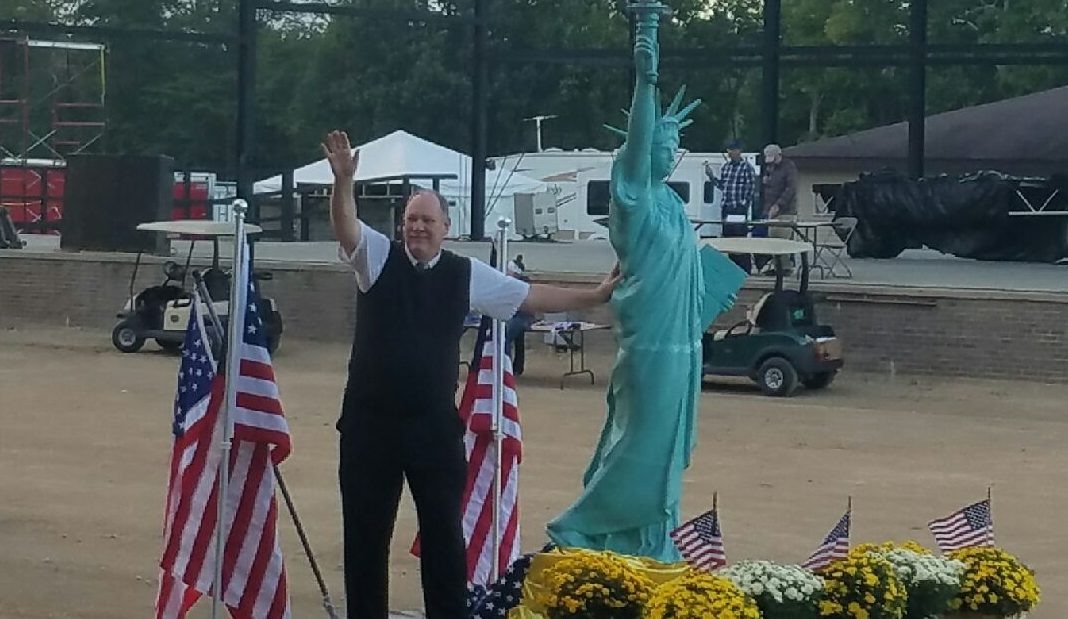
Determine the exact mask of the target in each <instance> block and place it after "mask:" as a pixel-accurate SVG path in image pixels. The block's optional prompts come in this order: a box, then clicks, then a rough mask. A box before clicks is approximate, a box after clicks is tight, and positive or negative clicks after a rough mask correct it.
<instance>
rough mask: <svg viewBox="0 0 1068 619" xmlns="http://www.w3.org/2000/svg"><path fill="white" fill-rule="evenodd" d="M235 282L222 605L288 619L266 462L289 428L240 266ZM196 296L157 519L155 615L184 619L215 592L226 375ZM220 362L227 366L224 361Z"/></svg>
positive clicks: (285, 441) (285, 450)
mask: <svg viewBox="0 0 1068 619" xmlns="http://www.w3.org/2000/svg"><path fill="white" fill-rule="evenodd" d="M243 267H244V268H243V269H241V270H240V272H239V273H235V277H242V278H243V280H244V281H246V282H247V286H248V288H247V299H246V298H244V297H245V296H246V295H244V294H243V295H239V296H240V297H242V298H240V299H237V300H236V302H235V303H234V304H233V306H234V311H232V312H231V316H240V317H242V318H243V323H242V327H243V328H242V333H243V334H244V337H243V338H242V339H243V341H242V342H240V343H239V350H238V351H237V353H238V354H239V355H240V372H239V377H238V379H237V385H236V388H237V406H236V408H235V409H234V410H233V411H232V412H231V415H230V417H231V419H232V420H233V424H234V426H233V427H234V430H233V441H232V447H231V452H230V477H229V486H228V489H227V496H226V506H227V509H226V520H227V521H226V529H225V532H226V536H225V543H224V547H223V575H222V576H223V583H222V585H223V586H222V590H223V592H224V595H223V597H222V600H223V602H224V603H225V604H226V606H227V608H228V609H229V611H230V614H231V616H233V617H234V618H235V619H261V618H263V619H289V617H290V616H291V614H290V604H289V595H288V593H287V590H286V573H285V566H284V563H283V560H282V552H281V548H280V547H279V544H278V534H277V529H276V525H277V519H278V504H277V501H276V500H275V496H274V488H275V478H274V469H273V465H274V464H277V463H279V462H281V461H282V460H284V459H285V458H286V456H288V455H289V450H290V438H289V428H288V424H287V423H286V419H285V416H284V414H283V411H282V403H281V401H280V400H279V396H278V387H277V385H276V384H275V380H274V370H273V368H272V366H271V357H270V354H269V353H268V352H267V345H266V338H265V335H264V333H263V324H262V321H261V319H260V316H259V313H258V308H257V302H256V301H257V297H256V291H255V287H254V286H253V284H252V281H251V278H250V277H249V276H248V274H249V268H248V265H247V263H246V264H245V265H243ZM200 303H201V300H200V298H199V295H195V296H194V299H193V303H192V304H191V305H190V317H189V326H188V329H187V331H186V337H185V342H184V343H183V344H182V361H181V366H180V369H179V371H178V390H177V394H176V397H175V406H174V422H173V432H174V447H173V451H172V454H171V467H170V475H169V483H168V489H167V501H166V511H165V515H164V536H163V557H162V559H161V561H160V586H159V590H158V592H157V598H156V610H155V617H156V619H181V618H182V617H185V615H186V613H187V612H188V611H189V609H190V608H191V607H192V606H193V605H194V604H195V603H196V602H197V600H199V599H200V597H201V595H203V594H209V595H214V591H213V586H214V577H215V547H216V544H215V539H216V535H215V527H216V523H217V520H218V500H219V496H218V495H219V489H218V483H219V479H218V478H219V471H220V462H221V459H222V448H221V445H220V443H221V440H222V436H223V434H222V433H223V427H222V425H223V424H222V416H221V415H220V414H219V412H220V409H221V407H222V406H223V405H224V400H225V397H226V393H225V379H224V377H223V374H222V373H221V372H220V371H219V369H218V365H217V363H216V360H215V358H214V357H213V355H212V350H211V346H210V344H209V340H208V337H207V332H206V330H205V327H204V317H203V316H202V315H201V313H200V311H199V310H198V306H199V305H200ZM224 365H225V364H224Z"/></svg>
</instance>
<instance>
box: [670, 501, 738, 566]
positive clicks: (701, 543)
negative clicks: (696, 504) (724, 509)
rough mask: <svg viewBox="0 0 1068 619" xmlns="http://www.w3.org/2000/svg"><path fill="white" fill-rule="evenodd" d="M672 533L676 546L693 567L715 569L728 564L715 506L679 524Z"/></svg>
mask: <svg viewBox="0 0 1068 619" xmlns="http://www.w3.org/2000/svg"><path fill="white" fill-rule="evenodd" d="M670 535H671V539H672V540H673V541H674V542H675V547H676V548H678V549H679V552H680V553H682V556H683V558H685V559H686V561H687V562H689V564H690V565H692V566H693V567H696V568H698V569H704V570H714V569H716V568H717V567H722V566H724V565H726V564H727V552H726V550H725V549H724V546H723V533H722V532H720V529H719V516H718V515H717V513H716V509H715V508H713V509H712V511H708V512H705V513H703V514H701V515H700V516H698V517H696V518H694V519H693V520H690V521H689V522H687V523H685V524H683V525H681V526H679V527H678V528H676V529H675V530H674V531H672V532H671V534H670Z"/></svg>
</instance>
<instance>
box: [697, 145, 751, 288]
mask: <svg viewBox="0 0 1068 619" xmlns="http://www.w3.org/2000/svg"><path fill="white" fill-rule="evenodd" d="M727 158H728V159H727V163H724V164H723V167H722V168H720V177H719V178H716V175H715V174H714V173H713V172H712V166H711V165H709V163H708V162H707V161H706V162H705V174H706V175H707V176H708V179H709V180H710V181H712V182H713V183H715V185H716V187H717V188H718V189H719V190H720V191H722V192H723V203H722V206H721V209H722V212H721V215H722V219H723V221H724V222H725V223H724V224H723V236H725V237H728V236H748V234H749V227H748V226H747V225H746V223H745V222H747V221H749V219H750V217H749V211H750V206H751V204H752V201H753V190H754V189H755V188H756V171H754V170H753V166H751V165H749V162H747V161H746V160H745V159H742V143H741V141H740V140H731V141H730V142H728V143H727ZM728 222H738V223H728ZM731 259H733V260H734V261H735V262H736V263H737V264H738V266H740V267H741V268H743V269H745V271H746V272H747V273H748V272H749V256H739V255H732V256H731Z"/></svg>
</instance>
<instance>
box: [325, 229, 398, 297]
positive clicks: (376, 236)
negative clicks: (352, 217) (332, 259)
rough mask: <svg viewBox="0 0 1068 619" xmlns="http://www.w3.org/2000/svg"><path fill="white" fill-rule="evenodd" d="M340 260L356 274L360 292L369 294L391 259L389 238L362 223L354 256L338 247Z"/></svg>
mask: <svg viewBox="0 0 1068 619" xmlns="http://www.w3.org/2000/svg"><path fill="white" fill-rule="evenodd" d="M337 257H338V260H341V261H342V262H344V263H346V264H348V265H349V266H351V267H352V270H353V271H354V272H355V273H356V285H357V286H359V287H360V292H367V291H368V290H370V289H371V286H374V285H375V282H376V281H378V276H379V275H381V274H382V269H383V268H385V266H386V259H387V258H389V238H388V237H387V236H386V235H384V234H382V233H381V232H379V231H378V230H375V229H374V228H372V227H371V226H368V225H367V224H365V223H363V222H362V221H361V222H360V243H359V245H357V246H356V249H355V250H354V251H353V252H352V254H348V253H346V252H345V248H344V247H341V246H338V248H337Z"/></svg>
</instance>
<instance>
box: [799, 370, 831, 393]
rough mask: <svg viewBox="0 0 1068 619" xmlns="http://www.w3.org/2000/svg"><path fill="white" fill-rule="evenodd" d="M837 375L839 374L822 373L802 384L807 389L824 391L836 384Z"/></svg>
mask: <svg viewBox="0 0 1068 619" xmlns="http://www.w3.org/2000/svg"><path fill="white" fill-rule="evenodd" d="M837 375H838V372H821V373H819V374H816V375H814V376H811V377H809V378H807V379H805V380H804V381H802V384H804V385H805V388H806V389H824V388H826V387H827V386H828V385H830V384H831V383H832V382H834V377H835V376H837Z"/></svg>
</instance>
